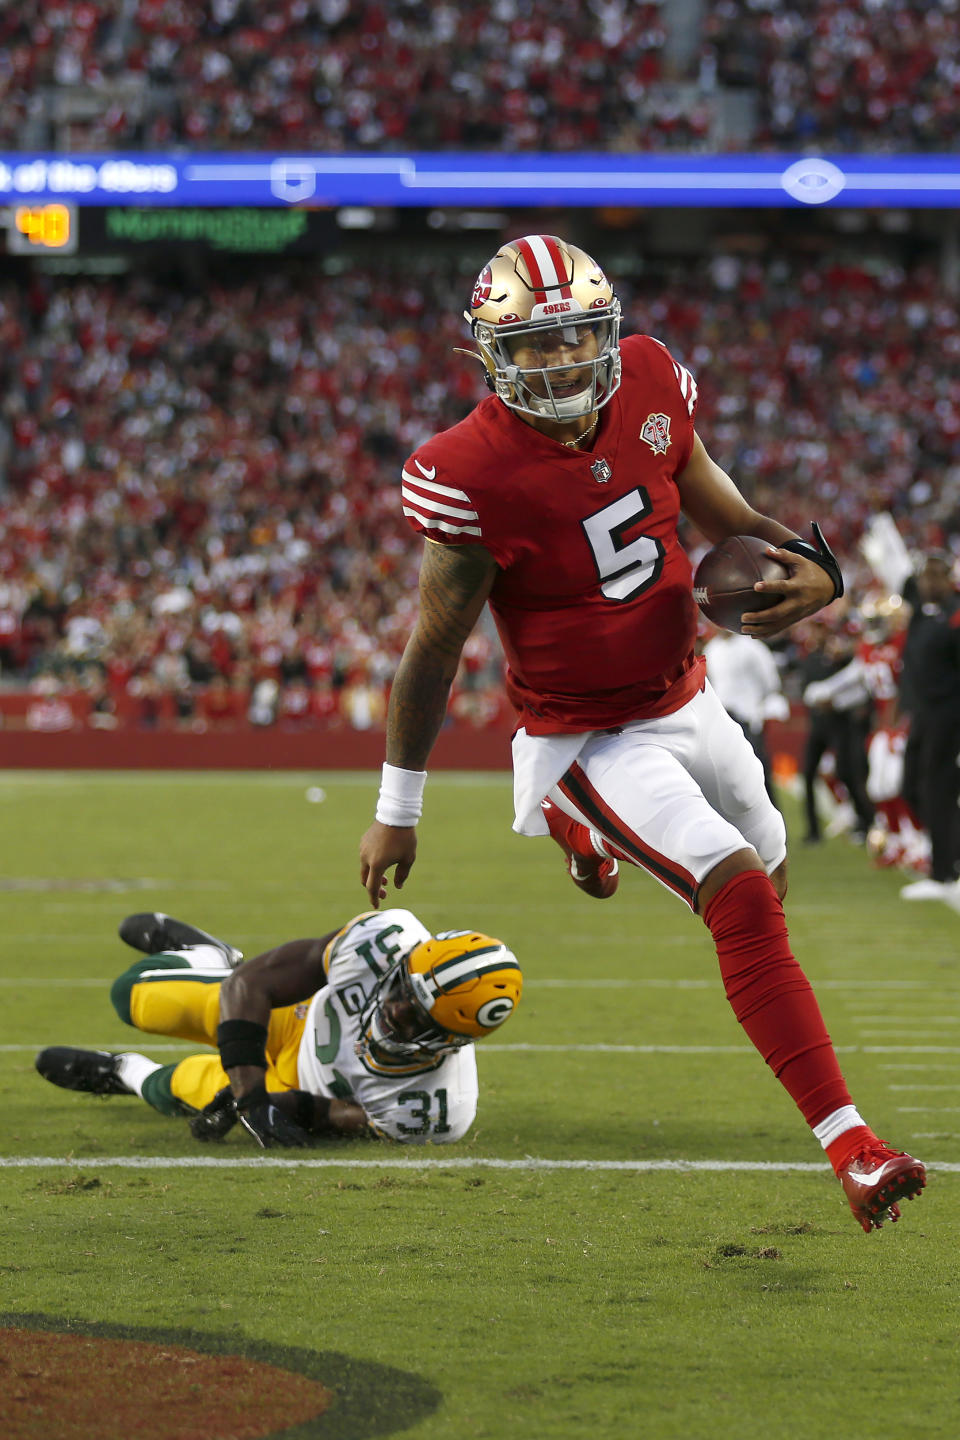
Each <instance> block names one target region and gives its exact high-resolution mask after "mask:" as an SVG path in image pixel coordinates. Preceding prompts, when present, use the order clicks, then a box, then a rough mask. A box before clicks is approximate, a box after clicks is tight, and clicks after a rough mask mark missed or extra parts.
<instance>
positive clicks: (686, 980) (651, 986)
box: [0, 931, 958, 1024]
mask: <svg viewBox="0 0 960 1440" xmlns="http://www.w3.org/2000/svg"><path fill="white" fill-rule="evenodd" d="M5 938H6V939H7V941H10V940H11V939H12V940H16V941H17V942H18V943H28V942H30V941H57V940H60V941H63V937H62V936H58V935H11V932H10V931H6V932H5ZM85 938H87V939H95V938H96V937H95V936H87V937H85ZM240 938H241V939H249V935H248V933H247V932H246V931H245V932H244V935H243V936H242V937H240ZM260 938H265V937H260ZM63 943H64V944H65V943H66V942H65V941H63ZM592 943H594V944H596V939H595V938H594V940H593V941H592ZM131 963H132V962H131ZM117 973H119V972H115V973H114V974H112V975H105V976H103V977H102V978H99V979H98V978H91V977H90V976H70V975H67V976H62V975H61V976H57V977H55V978H50V979H47V978H44V977H41V976H34V975H18V976H13V975H2V976H0V985H10V986H17V987H22V986H26V985H29V986H36V987H39V988H43V987H44V986H46V985H67V986H70V985H76V986H87V985H102V986H104V988H105V989H108V988H109V987H110V986H111V985H112V984H113V982H114V980H115V979H116V976H117ZM523 983H524V986H525V987H528V986H535V987H536V988H537V989H541V990H629V989H638V990H717V989H719V988H720V979H719V977H703V976H697V977H692V978H690V977H683V976H677V975H671V976H665V977H662V978H659V979H655V978H646V977H643V976H624V977H621V978H619V979H617V978H606V977H602V976H590V977H589V978H581V979H572V978H571V979H567V978H564V977H558V978H547V977H539V976H528V977H525V978H524V982H523ZM814 988H815V989H816V990H882V989H888V990H921V989H922V990H924V991H926V990H927V989H928V987H927V986H926V985H922V984H921V983H920V982H918V981H914V980H818V981H817V982H816V985H815V986H814ZM854 1018H858V1017H854ZM859 1018H860V1019H863V1020H866V1021H872V1020H878V1021H882V1022H883V1023H884V1024H902V1016H887V1015H870V1016H863V1017H859ZM943 1018H944V1017H942V1016H941V1017H940V1020H941V1021H942V1020H943ZM950 1018H958V1017H950Z"/></svg>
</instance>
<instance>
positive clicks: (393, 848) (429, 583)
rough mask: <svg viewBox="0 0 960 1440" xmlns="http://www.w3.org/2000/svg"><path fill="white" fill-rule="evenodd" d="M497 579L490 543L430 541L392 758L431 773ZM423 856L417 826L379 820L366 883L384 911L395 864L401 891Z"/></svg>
mask: <svg viewBox="0 0 960 1440" xmlns="http://www.w3.org/2000/svg"><path fill="white" fill-rule="evenodd" d="M496 578H497V564H496V561H495V560H494V559H493V556H492V555H491V554H490V553H489V551H487V550H485V549H484V548H483V546H482V545H462V546H461V545H450V546H447V545H441V544H438V543H436V542H433V541H428V542H427V546H426V549H425V551H424V555H423V564H422V565H421V567H420V614H419V617H418V619H417V623H416V627H415V628H414V631H413V634H412V635H411V636H410V639H409V640H408V641H407V646H406V649H405V650H404V652H403V659H402V660H401V661H400V665H399V667H398V669H397V673H396V676H395V677H394V681H393V686H392V688H391V690H390V708H389V710H388V712H387V763H388V764H390V765H395V766H397V767H398V769H401V770H425V769H426V768H427V760H428V758H429V755H430V751H431V750H432V749H433V744H434V741H435V740H436V738H437V736H438V735H439V733H440V726H441V725H442V724H443V717H444V715H445V714H446V711H447V701H448V699H449V697H450V686H451V685H452V684H453V680H454V676H455V675H456V673H457V666H458V665H459V663H460V653H461V651H462V650H463V647H464V644H465V643H466V640H467V637H468V636H469V634H470V632H471V630H472V629H473V627H474V625H475V624H476V623H477V620H478V619H479V618H480V612H481V610H482V609H483V607H484V604H485V602H486V599H487V596H488V595H489V594H490V591H491V589H492V588H493V582H494V580H495V579H496ZM416 856H417V831H416V827H415V826H414V825H386V824H383V823H382V822H381V821H379V820H374V822H373V824H372V825H371V826H370V828H369V829H368V830H367V832H366V833H365V835H364V836H363V837H362V839H361V841H360V883H361V885H363V886H364V888H365V889H366V892H367V894H368V895H369V897H370V903H371V905H372V906H373V908H374V909H375V910H376V909H378V908H379V905H380V901H381V900H383V899H384V898H385V896H386V893H387V880H386V874H387V871H388V870H390V869H393V883H394V886H395V888H396V889H397V890H400V889H402V888H403V885H404V883H405V881H406V879H407V876H408V875H409V873H410V869H411V867H412V865H413V863H414V861H415V860H416Z"/></svg>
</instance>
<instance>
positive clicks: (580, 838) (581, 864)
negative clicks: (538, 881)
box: [542, 800, 620, 900]
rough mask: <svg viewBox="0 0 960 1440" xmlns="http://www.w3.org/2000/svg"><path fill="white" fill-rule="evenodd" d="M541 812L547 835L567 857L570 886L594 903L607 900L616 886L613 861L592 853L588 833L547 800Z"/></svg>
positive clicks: (617, 878) (616, 868)
mask: <svg viewBox="0 0 960 1440" xmlns="http://www.w3.org/2000/svg"><path fill="white" fill-rule="evenodd" d="M542 809H543V814H544V818H545V819H546V822H547V826H548V827H549V830H550V834H551V835H552V836H553V838H554V840H556V842H557V844H558V845H559V846H560V849H561V850H562V851H563V853H564V855H566V857H567V870H568V872H569V874H570V879H571V880H572V881H573V883H574V885H576V887H577V889H578V890H582V891H583V893H584V894H585V895H592V896H593V898H594V899H595V900H609V899H610V896H611V895H613V894H615V892H616V889H617V886H618V885H619V883H620V866H619V865H618V864H617V861H616V860H612V859H611V858H610V856H609V855H601V854H599V853H598V852H597V851H596V850H595V849H594V845H593V839H592V832H591V831H590V830H588V829H587V827H586V825H581V824H580V822H579V820H571V818H570V816H569V815H565V814H564V812H563V811H562V810H560V809H558V808H557V806H556V805H554V804H553V803H552V802H551V801H550V800H544V801H543V805H542Z"/></svg>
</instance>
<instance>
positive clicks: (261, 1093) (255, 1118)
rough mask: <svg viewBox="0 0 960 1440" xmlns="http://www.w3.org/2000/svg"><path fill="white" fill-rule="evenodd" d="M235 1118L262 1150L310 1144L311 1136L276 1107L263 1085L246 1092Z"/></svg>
mask: <svg viewBox="0 0 960 1440" xmlns="http://www.w3.org/2000/svg"><path fill="white" fill-rule="evenodd" d="M237 1118H238V1119H239V1121H240V1124H241V1125H242V1126H243V1128H244V1130H248V1131H249V1132H250V1134H251V1135H252V1136H253V1138H254V1140H256V1142H257V1144H258V1145H262V1146H263V1148H264V1150H269V1149H271V1147H272V1146H274V1145H287V1146H293V1145H297V1146H303V1145H309V1144H310V1136H309V1135H308V1134H307V1132H306V1130H304V1128H303V1126H302V1125H298V1124H297V1123H296V1122H295V1121H294V1120H291V1119H290V1118H289V1117H288V1115H287V1114H286V1113H285V1112H284V1111H283V1110H281V1108H280V1106H279V1105H277V1104H275V1103H274V1101H273V1100H272V1099H271V1097H270V1095H269V1094H268V1093H267V1088H266V1086H265V1085H258V1086H257V1087H256V1089H255V1090H248V1091H247V1093H246V1095H241V1097H240V1099H239V1100H238V1101H237Z"/></svg>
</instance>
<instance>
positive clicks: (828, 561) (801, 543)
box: [780, 520, 843, 600]
mask: <svg viewBox="0 0 960 1440" xmlns="http://www.w3.org/2000/svg"><path fill="white" fill-rule="evenodd" d="M810 529H811V530H812V531H813V538H814V541H815V542H816V543H815V544H811V543H810V541H809V540H784V541H783V543H782V544H781V546H780V549H781V550H792V551H793V553H794V554H795V555H803V556H805V558H806V559H807V560H812V561H813V563H814V564H815V565H819V566H820V568H821V570H826V572H827V574H828V575H829V576H830V579H831V580H832V581H833V598H834V600H839V599H840V596H841V595H842V594H843V574H842V572H841V570H840V566H839V564H838V562H837V557H836V555H834V553H833V551H832V550H831V549H830V546H829V545H828V544H827V542H826V540H825V539H824V538H823V531H822V530H821V529H820V526H819V525H818V524H817V522H816V520H811V522H810Z"/></svg>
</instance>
